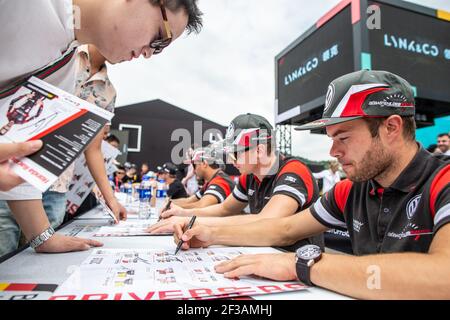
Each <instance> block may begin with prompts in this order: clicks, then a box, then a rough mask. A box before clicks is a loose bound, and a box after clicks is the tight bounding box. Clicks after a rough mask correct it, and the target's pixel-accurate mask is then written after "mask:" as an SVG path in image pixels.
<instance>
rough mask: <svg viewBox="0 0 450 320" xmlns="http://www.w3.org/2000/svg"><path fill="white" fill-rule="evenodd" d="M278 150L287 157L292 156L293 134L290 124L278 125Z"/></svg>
mask: <svg viewBox="0 0 450 320" xmlns="http://www.w3.org/2000/svg"><path fill="white" fill-rule="evenodd" d="M276 130H277V131H276V132H277V149H278V150H279V151H280V152H281V153H282V154H284V155H286V156H291V155H292V132H291V125H290V124H277V128H276Z"/></svg>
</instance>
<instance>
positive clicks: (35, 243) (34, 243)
mask: <svg viewBox="0 0 450 320" xmlns="http://www.w3.org/2000/svg"><path fill="white" fill-rule="evenodd" d="M54 234H55V230H53V228H52V227H48V228H47V229H45V230H44V232H42V233H41V234H40V235H38V236H37V237H36V238H34V239H33V240H31V241H30V247H31V248H33V249H36V248H37V247H39V246H40V245H41V244H43V243H44V242H45V241H47V240H48V239H50V238H51V237H52V236H53V235H54Z"/></svg>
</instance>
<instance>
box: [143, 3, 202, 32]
mask: <svg viewBox="0 0 450 320" xmlns="http://www.w3.org/2000/svg"><path fill="white" fill-rule="evenodd" d="M149 1H150V3H151V4H152V5H154V6H159V4H160V2H161V0H149ZM164 5H165V6H166V8H167V9H169V10H170V11H172V12H176V11H178V10H180V9H181V8H182V9H184V10H185V11H186V13H187V15H188V23H187V26H186V30H187V31H188V34H190V33H192V32H195V33H199V32H200V30H201V29H202V27H203V22H202V18H201V16H202V15H203V13H202V12H201V11H200V9H199V8H198V5H197V0H165V1H164Z"/></svg>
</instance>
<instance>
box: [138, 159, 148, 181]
mask: <svg viewBox="0 0 450 320" xmlns="http://www.w3.org/2000/svg"><path fill="white" fill-rule="evenodd" d="M149 171H150V168H149V166H148V163H143V164H142V165H141V172H140V173H139V180H140V181H142V178H143V177H144V176H145V175H146V174H147V173H148V172H149Z"/></svg>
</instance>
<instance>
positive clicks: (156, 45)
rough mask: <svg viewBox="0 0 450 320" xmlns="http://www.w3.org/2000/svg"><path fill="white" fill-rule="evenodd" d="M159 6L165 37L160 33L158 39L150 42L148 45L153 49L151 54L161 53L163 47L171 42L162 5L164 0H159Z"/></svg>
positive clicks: (170, 33)
mask: <svg viewBox="0 0 450 320" xmlns="http://www.w3.org/2000/svg"><path fill="white" fill-rule="evenodd" d="M159 7H160V8H161V14H162V17H163V23H164V31H165V32H166V38H163V37H162V35H161V33H160V34H159V38H158V39H156V40H153V41H152V42H150V44H149V47H150V48H152V49H154V50H155V51H153V54H158V53H161V51H163V49H164V48H165V47H167V46H168V45H169V44H170V43H171V42H172V32H171V31H170V28H169V21H168V20H167V14H166V8H165V6H164V0H161V1H160V3H159Z"/></svg>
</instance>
